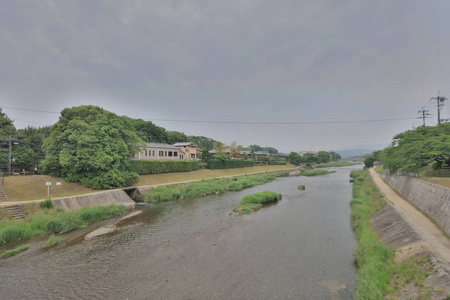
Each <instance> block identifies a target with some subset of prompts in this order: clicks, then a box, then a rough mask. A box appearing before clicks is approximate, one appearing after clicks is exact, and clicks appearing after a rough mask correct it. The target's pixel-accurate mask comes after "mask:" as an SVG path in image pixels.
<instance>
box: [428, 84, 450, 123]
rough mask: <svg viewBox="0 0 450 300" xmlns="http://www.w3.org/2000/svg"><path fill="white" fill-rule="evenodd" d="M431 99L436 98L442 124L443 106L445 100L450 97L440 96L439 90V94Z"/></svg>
mask: <svg viewBox="0 0 450 300" xmlns="http://www.w3.org/2000/svg"><path fill="white" fill-rule="evenodd" d="M431 100H436V104H437V113H438V124H441V121H442V120H441V107H442V106H444V101H445V100H448V99H447V98H445V97H444V96H440V95H439V91H438V96H437V97H433V98H431Z"/></svg>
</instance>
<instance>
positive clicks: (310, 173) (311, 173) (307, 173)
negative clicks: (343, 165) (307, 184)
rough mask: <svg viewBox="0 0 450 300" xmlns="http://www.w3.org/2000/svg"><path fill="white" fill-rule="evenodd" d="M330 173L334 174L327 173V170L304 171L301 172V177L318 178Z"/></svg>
mask: <svg viewBox="0 0 450 300" xmlns="http://www.w3.org/2000/svg"><path fill="white" fill-rule="evenodd" d="M330 173H336V171H327V170H306V171H304V172H302V174H301V175H302V176H308V177H310V176H320V175H327V174H330Z"/></svg>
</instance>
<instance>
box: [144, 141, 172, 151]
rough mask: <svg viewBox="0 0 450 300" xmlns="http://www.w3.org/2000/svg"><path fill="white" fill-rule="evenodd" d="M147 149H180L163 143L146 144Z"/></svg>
mask: <svg viewBox="0 0 450 300" xmlns="http://www.w3.org/2000/svg"><path fill="white" fill-rule="evenodd" d="M147 148H166V149H176V150H180V148H178V147H175V146H173V145H169V144H163V143H147Z"/></svg>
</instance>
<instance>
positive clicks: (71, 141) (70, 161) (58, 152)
mask: <svg viewBox="0 0 450 300" xmlns="http://www.w3.org/2000/svg"><path fill="white" fill-rule="evenodd" d="M139 143H142V140H140V139H139V138H138V137H137V135H136V132H135V130H134V126H133V124H132V123H131V122H130V120H129V118H125V117H119V116H117V115H116V114H114V113H111V112H109V111H106V110H104V109H102V108H100V107H97V106H92V105H85V106H79V107H73V108H66V109H64V110H63V111H62V112H61V116H60V118H59V121H58V122H57V123H56V124H55V125H53V126H52V127H51V133H50V136H49V137H48V138H47V139H45V141H44V145H43V150H44V152H45V155H46V156H45V160H44V161H43V162H42V168H43V170H44V171H45V172H46V173H48V174H50V175H52V176H62V177H64V179H65V180H67V181H72V182H78V183H80V184H82V185H83V186H86V187H91V188H94V189H109V188H117V187H124V186H126V185H127V184H128V183H130V182H132V181H135V180H136V179H137V178H138V175H137V174H136V173H134V172H130V156H131V154H132V153H134V152H137V151H138V150H139V148H138V146H137V145H138V144H139Z"/></svg>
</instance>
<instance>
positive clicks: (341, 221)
mask: <svg viewBox="0 0 450 300" xmlns="http://www.w3.org/2000/svg"><path fill="white" fill-rule="evenodd" d="M354 168H359V167H347V168H336V169H334V170H336V171H337V172H336V173H333V174H329V175H325V176H319V177H288V178H279V179H277V180H276V181H274V182H271V183H267V184H265V185H263V186H257V187H253V188H250V189H246V190H243V191H240V192H229V193H226V194H223V195H218V196H208V197H203V198H199V199H187V200H180V201H173V202H166V203H157V204H142V205H138V206H137V209H141V210H143V214H141V215H140V216H138V217H135V218H133V219H130V220H127V221H125V222H123V223H121V224H120V225H121V228H120V230H119V231H118V232H116V233H114V234H110V235H108V236H103V237H99V238H97V239H94V240H91V241H84V240H83V239H82V237H83V236H84V235H85V234H86V233H87V229H85V230H81V231H75V232H72V233H70V234H69V235H68V236H67V237H69V238H68V239H67V237H66V240H65V241H64V242H63V243H61V244H60V245H58V246H56V247H54V248H51V249H44V248H43V245H44V244H45V242H46V241H45V240H42V239H41V240H39V239H38V240H34V241H31V242H30V243H28V244H30V245H31V248H30V249H29V250H27V251H25V252H23V253H21V254H19V255H17V256H15V257H12V258H9V259H6V260H3V261H0V299H352V292H353V290H354V289H355V276H356V269H355V267H354V264H353V256H352V252H353V250H354V249H355V247H356V241H355V238H354V234H353V231H352V229H351V225H350V206H349V202H350V200H351V198H352V190H351V184H350V183H349V172H350V170H351V169H354ZM301 184H304V185H306V190H305V191H299V190H298V189H297V186H298V185H301ZM266 190H267V191H274V192H278V193H281V194H282V195H283V199H282V200H281V201H279V202H278V203H276V204H274V205H270V206H267V207H263V208H262V209H261V210H259V211H258V212H254V213H251V214H250V215H245V216H235V215H234V214H233V215H229V213H230V212H231V211H232V210H233V208H234V207H235V206H236V205H237V204H238V203H239V201H240V200H241V199H242V197H243V196H245V195H248V194H253V193H255V192H259V191H266ZM89 230H92V228H90V229H89Z"/></svg>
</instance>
